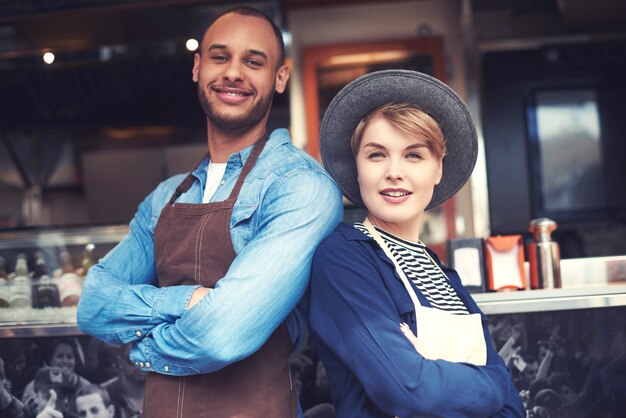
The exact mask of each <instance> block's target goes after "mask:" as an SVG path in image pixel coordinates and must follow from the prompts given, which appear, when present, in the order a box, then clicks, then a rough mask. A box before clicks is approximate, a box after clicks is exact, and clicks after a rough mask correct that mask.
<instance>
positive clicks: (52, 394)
mask: <svg viewBox="0 0 626 418" xmlns="http://www.w3.org/2000/svg"><path fill="white" fill-rule="evenodd" d="M48 393H49V394H50V397H49V398H48V402H46V407H48V406H49V407H51V408H54V407H56V404H57V393H56V392H55V391H54V389H50V390H49V391H48Z"/></svg>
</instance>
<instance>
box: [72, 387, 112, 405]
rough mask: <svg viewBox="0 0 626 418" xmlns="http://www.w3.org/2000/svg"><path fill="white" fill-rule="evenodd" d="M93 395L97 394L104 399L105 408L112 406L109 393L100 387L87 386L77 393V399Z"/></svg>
mask: <svg viewBox="0 0 626 418" xmlns="http://www.w3.org/2000/svg"><path fill="white" fill-rule="evenodd" d="M93 393H97V394H99V395H100V397H101V398H102V403H103V404H104V406H105V407H108V406H109V405H111V396H110V395H109V391H108V390H106V389H104V388H102V387H100V386H98V385H85V386H82V387H81V388H80V389H78V390H77V391H76V399H78V398H80V397H81V396H87V395H91V394H93Z"/></svg>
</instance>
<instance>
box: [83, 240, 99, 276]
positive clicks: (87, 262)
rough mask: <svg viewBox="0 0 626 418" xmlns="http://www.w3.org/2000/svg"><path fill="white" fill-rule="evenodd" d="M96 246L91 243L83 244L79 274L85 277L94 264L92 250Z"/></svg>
mask: <svg viewBox="0 0 626 418" xmlns="http://www.w3.org/2000/svg"><path fill="white" fill-rule="evenodd" d="M95 248H96V246H95V245H93V244H87V245H85V251H84V252H83V259H82V261H81V262H80V264H81V266H80V275H81V276H83V277H85V276H87V272H88V271H89V269H90V268H91V267H92V266H93V265H94V264H96V263H95V262H94V256H93V250H94V249H95Z"/></svg>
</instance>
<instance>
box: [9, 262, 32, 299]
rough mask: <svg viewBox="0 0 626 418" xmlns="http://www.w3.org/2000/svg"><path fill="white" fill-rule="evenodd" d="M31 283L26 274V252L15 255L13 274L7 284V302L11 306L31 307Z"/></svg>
mask: <svg viewBox="0 0 626 418" xmlns="http://www.w3.org/2000/svg"><path fill="white" fill-rule="evenodd" d="M31 284H32V281H31V279H30V277H29V276H28V263H27V260H26V254H23V253H20V254H18V255H17V259H16V262H15V276H13V279H11V281H10V285H9V289H10V296H9V304H10V305H11V307H12V308H30V307H32V297H31Z"/></svg>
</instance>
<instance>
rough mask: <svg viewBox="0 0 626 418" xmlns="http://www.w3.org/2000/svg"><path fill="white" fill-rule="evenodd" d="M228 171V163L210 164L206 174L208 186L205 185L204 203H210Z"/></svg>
mask: <svg viewBox="0 0 626 418" xmlns="http://www.w3.org/2000/svg"><path fill="white" fill-rule="evenodd" d="M225 171H226V163H212V162H209V167H208V168H207V172H206V184H205V185H204V196H203V197H202V203H209V201H210V200H211V198H212V197H213V194H215V191H216V190H217V188H218V187H219V185H220V182H221V181H222V177H224V172H225Z"/></svg>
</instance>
